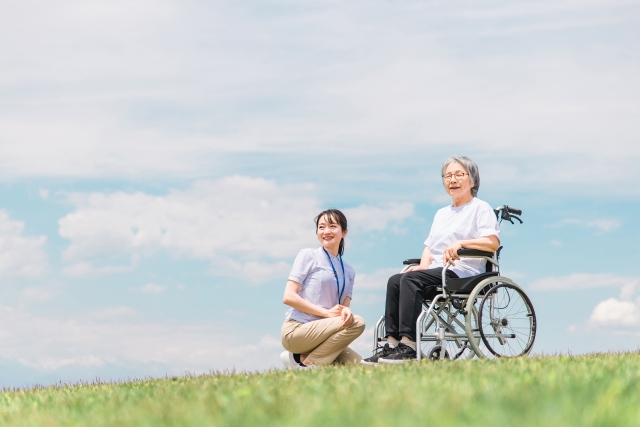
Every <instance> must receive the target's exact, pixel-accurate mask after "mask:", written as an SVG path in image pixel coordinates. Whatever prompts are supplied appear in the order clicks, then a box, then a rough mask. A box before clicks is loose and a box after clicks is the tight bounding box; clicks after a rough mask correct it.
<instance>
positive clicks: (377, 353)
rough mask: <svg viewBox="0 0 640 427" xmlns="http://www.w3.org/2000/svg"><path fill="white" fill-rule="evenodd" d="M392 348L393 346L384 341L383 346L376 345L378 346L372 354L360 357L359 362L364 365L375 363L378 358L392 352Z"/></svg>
mask: <svg viewBox="0 0 640 427" xmlns="http://www.w3.org/2000/svg"><path fill="white" fill-rule="evenodd" d="M393 350H394V348H393V347H391V346H390V345H389V343H386V344H385V345H384V347H382V346H378V348H376V350H375V351H374V352H373V356H371V357H367V358H366V359H362V361H361V362H360V363H362V364H364V365H376V364H377V363H378V359H380V358H381V357H386V356H388V355H390V354H391V353H393Z"/></svg>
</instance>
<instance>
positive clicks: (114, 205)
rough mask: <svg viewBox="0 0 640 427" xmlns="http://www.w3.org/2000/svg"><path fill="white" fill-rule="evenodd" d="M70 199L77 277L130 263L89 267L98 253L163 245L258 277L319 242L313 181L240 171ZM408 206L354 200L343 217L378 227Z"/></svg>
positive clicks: (147, 250)
mask: <svg viewBox="0 0 640 427" xmlns="http://www.w3.org/2000/svg"><path fill="white" fill-rule="evenodd" d="M70 200H71V201H72V203H73V204H74V205H75V206H76V209H75V211H74V212H72V213H70V214H68V215H66V216H65V217H63V218H62V219H60V221H59V225H60V229H59V231H60V235H61V236H62V237H64V238H66V239H69V240H70V242H71V244H70V246H69V247H68V248H67V249H66V250H65V251H64V253H63V258H64V259H65V260H67V261H74V262H75V263H74V264H73V265H71V266H69V267H66V268H65V269H64V270H63V273H65V274H67V275H75V276H83V275H88V274H91V273H96V272H98V273H108V272H117V271H120V270H126V269H127V268H130V267H113V266H112V267H102V268H97V267H93V266H92V262H93V261H94V260H97V259H101V258H109V257H116V256H132V255H133V256H134V257H135V256H148V255H150V254H153V253H154V252H156V251H159V250H169V251H170V252H171V253H173V254H174V255H176V256H180V255H183V254H184V255H187V256H190V257H193V258H197V259H205V260H210V261H211V262H213V271H214V272H218V273H219V272H222V273H224V274H229V273H239V274H240V275H242V276H243V277H245V278H246V279H249V280H250V281H254V282H255V281H261V280H262V281H264V280H267V279H269V278H271V277H276V276H278V275H284V274H286V271H287V270H288V269H289V268H290V264H289V263H290V262H291V259H292V258H293V257H294V256H295V255H296V253H297V252H298V251H299V250H300V249H302V248H305V247H314V246H316V245H317V242H316V240H315V231H314V225H313V218H314V216H315V215H317V214H318V212H320V211H321V210H322V209H321V207H320V202H319V200H318V199H317V198H316V197H315V195H314V187H313V186H312V185H309V184H300V185H281V186H279V185H277V184H276V183H275V182H273V181H269V180H266V179H262V178H248V177H242V176H230V177H226V178H222V179H219V180H216V181H207V180H203V181H198V182H195V183H194V184H193V185H192V186H191V187H189V188H187V189H186V190H174V191H171V192H170V193H169V194H166V195H163V196H153V195H149V194H146V193H142V192H136V193H124V192H115V193H111V194H103V193H90V194H73V195H71V196H70ZM347 211H348V212H350V211H349V210H347ZM412 212H413V206H412V205H411V204H408V203H405V204H391V205H389V206H387V207H384V208H370V207H368V206H360V207H358V208H355V210H354V211H353V212H350V213H349V215H351V214H353V218H349V219H350V222H351V224H354V226H355V227H356V232H357V229H358V228H361V229H364V231H366V230H382V229H383V228H384V227H388V226H390V225H392V224H393V225H395V224H398V223H400V222H401V221H402V220H404V219H405V218H406V217H407V216H409V215H410V214H411V213H412ZM284 260H286V262H285V261H284Z"/></svg>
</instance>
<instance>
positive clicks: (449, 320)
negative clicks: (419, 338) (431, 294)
mask: <svg viewBox="0 0 640 427" xmlns="http://www.w3.org/2000/svg"><path fill="white" fill-rule="evenodd" d="M460 308H462V307H460ZM434 314H435V315H438V316H439V317H440V320H441V321H442V322H444V323H446V325H447V328H446V329H447V332H448V333H450V334H458V335H462V336H463V337H461V338H457V339H453V340H452V339H448V340H445V341H443V342H442V346H443V347H444V351H445V356H446V357H447V359H451V360H456V359H473V358H474V357H475V352H474V350H473V348H472V347H471V345H470V344H469V342H468V340H467V338H466V336H464V335H465V334H466V333H465V327H464V325H465V317H464V315H463V314H462V313H461V310H460V309H458V308H456V307H454V306H453V304H451V303H447V304H444V305H442V306H438V307H436V309H435V310H434ZM422 331H423V332H422V335H423V336H425V335H426V336H429V335H430V336H432V337H433V336H436V335H438V331H437V329H436V324H435V321H434V318H433V316H430V317H429V318H427V319H425V322H424V327H423V329H422ZM478 340H480V338H479V337H478ZM420 344H421V345H420V347H421V350H422V354H423V355H424V354H426V355H427V356H423V357H426V358H427V359H430V358H431V357H430V356H429V354H430V352H431V350H432V348H431V349H430V347H431V346H433V345H434V344H435V342H434V340H431V341H423V342H422V343H420ZM436 347H438V346H436ZM438 357H440V355H439V354H438Z"/></svg>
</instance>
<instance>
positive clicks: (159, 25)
mask: <svg viewBox="0 0 640 427" xmlns="http://www.w3.org/2000/svg"><path fill="white" fill-rule="evenodd" d="M583 3H588V4H583ZM265 4H267V5H274V4H275V5H276V7H268V6H262V4H261V5H260V6H257V3H251V2H249V3H248V4H247V5H245V6H244V7H238V6H237V3H234V2H214V3H199V4H197V5H196V4H194V3H192V2H177V1H170V0H164V1H158V2H149V1H144V0H143V1H132V2H123V1H113V2H102V3H99V4H97V3H96V4H92V6H91V7H88V6H86V5H84V4H82V3H81V2H77V1H75V0H62V1H59V2H56V4H55V5H54V4H47V3H42V2H40V3H38V6H37V7H34V6H33V5H32V4H31V3H29V4H23V3H22V2H18V3H16V4H14V5H10V6H9V5H7V7H6V8H5V9H3V14H2V16H0V49H1V50H2V52H3V57H4V58H5V63H6V64H5V65H6V66H5V67H3V69H2V70H1V71H0V83H2V84H3V85H5V86H6V87H12V88H15V89H14V91H12V92H11V93H10V94H8V96H6V97H3V100H2V101H1V102H2V106H3V107H4V108H3V111H5V112H4V113H2V114H0V134H1V135H2V144H0V172H1V173H2V174H3V175H5V176H33V175H37V176H43V175H44V176H48V175H56V176H60V175H62V176H70V175H71V176H112V177H113V176H116V177H121V176H141V175H143V176H147V175H158V174H162V175H166V174H174V175H187V176H194V175H197V176H203V174H207V173H210V170H211V169H212V168H216V166H217V165H218V162H219V161H220V152H222V151H236V150H239V151H242V152H246V151H255V150H259V151H272V152H282V151H289V152H300V151H304V152H309V151H312V150H318V151H319V150H324V149H327V147H328V148H330V149H331V150H334V151H342V152H345V151H348V152H360V153H368V152H372V151H376V150H377V151H380V150H382V151H384V152H387V153H389V152H394V154H395V153H398V154H397V155H398V161H401V160H402V156H406V155H411V154H412V153H413V152H414V150H416V151H420V154H419V155H425V153H427V152H428V153H434V151H435V152H438V153H440V151H438V150H449V149H450V147H451V146H452V144H455V146H457V147H477V146H482V149H483V151H484V152H488V153H491V154H492V155H495V156H496V157H497V160H498V161H500V160H503V159H504V158H503V155H502V154H501V153H504V152H507V153H509V156H510V157H511V158H513V157H514V156H515V157H516V158H518V159H520V160H523V159H527V158H530V157H531V154H537V155H539V156H540V159H539V160H542V159H543V160H544V162H543V161H540V163H541V164H542V165H540V164H539V165H538V166H539V167H536V168H532V169H535V170H536V171H538V172H536V173H529V172H526V171H523V170H519V171H518V172H520V173H519V175H518V177H519V179H518V180H517V181H518V185H520V186H523V185H527V184H528V183H531V184H532V185H536V188H539V186H540V183H541V179H540V178H541V177H543V180H544V179H546V180H548V181H550V182H554V183H557V182H579V183H582V184H584V183H585V181H586V182H592V183H593V182H599V183H600V182H610V181H611V180H612V179H615V172H616V171H618V170H620V166H621V165H633V164H634V162H635V161H636V160H635V159H637V158H638V156H640V151H638V150H639V149H638V144H637V138H636V136H637V121H636V119H635V118H636V117H637V111H638V99H640V97H639V96H638V95H639V94H640V84H639V83H638V79H637V78H636V74H637V73H636V64H635V62H634V59H633V58H634V57H633V52H635V51H636V50H637V49H636V48H637V43H636V40H635V39H634V38H633V37H630V36H627V35H626V34H630V33H629V32H626V31H619V32H615V34H613V33H612V34H613V36H612V37H610V38H608V39H607V40H604V41H603V40H602V38H598V39H594V38H592V37H596V36H595V35H592V36H590V37H588V36H587V34H585V33H584V32H583V30H579V29H584V28H607V27H606V26H607V25H612V23H615V25H616V26H617V27H618V28H630V27H632V26H633V25H635V21H634V19H635V18H634V17H635V16H637V5H636V4H634V3H633V2H575V1H571V0H566V1H561V2H535V1H528V2H524V3H523V4H522V5H518V6H514V5H513V4H511V3H510V2H506V1H496V2H490V3H482V4H481V5H480V4H477V5H475V4H474V5H472V4H467V5H455V6H454V5H452V4H446V3H424V2H417V1H416V2H402V3H398V2H379V1H376V2H373V3H371V2H366V3H365V2H362V1H359V0H351V1H346V2H324V3H322V4H320V5H313V6H310V5H307V4H303V3H299V4H293V3H287V6H286V7H284V8H283V7H281V3H280V2H279V1H267V2H266V3H265ZM254 7H260V10H261V11H262V12H261V13H252V11H253V8H254ZM362 10H366V11H367V13H362ZM460 28H464V31H460ZM575 29H578V30H575ZM576 31H581V32H580V33H577V32H576ZM525 33H528V34H530V33H535V34H536V35H538V34H539V35H543V36H545V37H542V36H541V37H536V39H537V40H540V41H539V42H537V43H534V44H531V43H530V39H529V37H530V35H528V34H527V35H525V36H520V34H525ZM248 34H252V35H254V36H248ZM593 34H596V32H593ZM551 35H552V37H551ZM518 37H526V39H524V40H523V39H519V38H518ZM550 38H552V39H553V43H552V44H546V43H547V40H549V39H550ZM500 40H503V41H505V42H508V43H500ZM576 40H581V42H578V43H576ZM285 46H286V48H285ZM460 46H465V47H463V48H461V47H460ZM496 46H499V48H496ZM489 47H490V48H489ZM514 52H517V53H514ZM291 70H295V71H294V72H291ZM523 100H526V101H523ZM319 147H320V148H319ZM562 154H574V155H580V156H583V157H581V158H580V159H577V160H576V161H574V162H563V163H562V164H561V168H558V162H552V161H551V162H550V161H549V158H552V157H553V158H558V159H563V158H566V157H563V156H562ZM438 155H439V154H438ZM501 170H503V171H504V168H503V169H501ZM628 170H629V171H631V172H628V173H635V172H633V171H634V170H635V169H634V168H632V167H631V168H628ZM571 188H572V191H574V190H575V187H571Z"/></svg>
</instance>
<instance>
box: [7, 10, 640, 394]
mask: <svg viewBox="0 0 640 427" xmlns="http://www.w3.org/2000/svg"><path fill="white" fill-rule="evenodd" d="M3 11H4V12H3V14H2V16H0V52H1V53H2V55H0V61H1V66H0V94H1V96H0V197H1V198H0V200H1V201H2V202H1V204H0V278H1V279H2V282H1V283H2V286H1V287H0V366H2V367H3V369H0V384H1V385H5V386H22V385H31V384H35V383H52V382H56V381H59V380H62V381H76V380H79V379H91V378H95V377H100V378H102V379H103V380H108V379H117V378H126V377H142V376H148V375H150V376H163V375H165V374H169V375H174V374H182V373H184V372H185V371H189V372H207V371H209V370H224V369H234V368H235V369H247V370H261V369H266V368H269V367H277V366H278V358H277V355H278V353H279V352H280V351H281V348H280V343H279V330H280V325H281V322H282V319H283V315H284V311H285V307H284V306H283V305H282V303H281V297H282V292H283V288H284V283H285V280H286V277H287V273H288V271H289V268H290V265H291V263H292V261H293V259H294V257H295V255H296V253H297V252H298V251H299V250H300V249H302V248H304V247H313V246H314V245H315V240H314V227H313V222H312V220H313V217H314V216H315V215H316V214H317V213H318V212H319V211H320V210H321V209H324V208H327V207H338V208H340V209H344V211H345V212H346V213H347V216H348V218H349V221H350V234H349V239H348V242H347V251H346V254H345V259H346V260H347V261H348V262H350V263H351V264H352V265H353V266H354V267H355V269H356V273H357V279H356V285H355V290H354V301H353V308H354V311H355V312H356V313H358V314H361V315H362V316H363V317H364V318H365V320H366V321H367V323H368V325H369V326H372V325H373V324H374V323H375V321H376V320H377V318H378V317H379V316H380V315H381V314H382V312H383V301H384V285H385V280H386V277H388V275H390V274H392V273H393V272H395V271H397V270H398V269H399V268H400V265H401V262H402V260H404V259H406V258H410V257H416V256H418V255H419V254H420V252H421V250H422V242H423V241H424V239H425V237H426V235H427V233H428V230H429V227H430V222H431V219H432V217H433V215H434V214H435V212H436V210H437V209H438V208H440V207H442V206H443V205H445V204H446V203H448V198H447V196H446V194H445V192H444V190H443V189H442V185H441V182H440V178H439V174H440V172H439V170H440V164H441V162H442V161H443V160H444V159H445V158H446V157H448V156H450V155H452V154H463V155H469V156H471V157H472V158H473V159H474V160H475V161H476V162H477V163H478V164H479V166H480V171H481V177H482V181H481V189H480V192H479V197H480V198H482V199H483V200H486V201H487V202H489V203H490V204H491V205H493V206H498V205H501V204H505V203H506V204H509V205H512V206H516V207H518V208H521V209H522V210H523V211H524V215H523V219H524V221H525V223H524V224H523V225H521V226H520V225H518V226H511V225H510V224H506V225H505V226H504V227H503V236H502V243H503V245H504V246H505V250H504V251H503V272H504V273H505V274H506V275H508V276H509V277H512V278H513V279H515V280H516V281H517V282H519V283H520V284H521V285H522V286H524V287H525V288H526V289H527V291H528V292H529V293H530V296H531V298H532V300H533V302H534V306H535V308H536V311H537V313H538V318H539V323H540V324H539V335H538V339H537V341H536V345H535V347H534V352H536V353H538V354H542V353H544V354H549V353H557V352H562V353H567V352H572V353H584V352H593V351H614V350H615V351H617V350H636V349H638V348H639V347H640V333H639V332H638V330H639V327H640V295H639V293H640V286H639V285H640V274H638V272H637V270H636V265H637V262H636V258H637V256H638V245H637V240H638V236H639V235H640V233H639V232H638V231H639V226H638V224H637V220H636V216H637V213H638V212H640V191H639V190H638V186H637V184H636V183H637V182H638V181H639V179H640V169H639V168H638V166H637V165H638V160H640V144H639V142H640V141H639V135H640V125H639V122H638V120H637V117H638V113H639V112H640V101H638V100H639V99H640V78H639V77H640V53H639V52H640V49H639V47H640V46H638V45H639V43H640V37H639V36H640V34H639V31H640V30H638V28H640V26H639V25H638V21H639V20H640V2H638V1H606V2H605V1H599V0H594V1H586V2H585V1H581V2H575V1H553V2H551V1H535V2H533V1H530V2H515V3H514V2H506V1H489V2H482V3H477V2H447V3H441V2H415V1H405V2H394V1H367V2H364V1H344V2H335V1H325V2H316V3H306V4H305V3H300V2H290V1H269V0H268V1H261V2H250V1H249V2H230V1H218V2H197V1H182V2H176V1H171V0H166V1H155V2H149V1H126V2H125V1H110V2H92V3H91V4H88V3H83V2H77V1H66V0H64V1H61V2H56V4H55V5H53V4H50V3H46V2H38V1H34V2H20V3H15V2H14V3H11V2H9V3H6V4H4V5H3ZM370 334H371V330H370V329H367V331H366V332H365V334H364V335H363V337H362V339H361V340H360V341H358V342H357V343H356V344H355V346H356V347H357V349H358V350H360V351H362V352H363V353H364V352H366V351H368V349H369V347H370V342H369V339H370V336H371V335H370Z"/></svg>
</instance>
